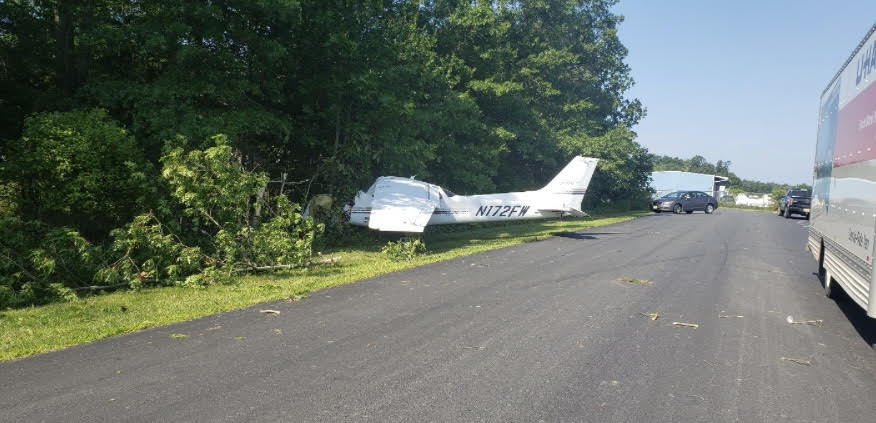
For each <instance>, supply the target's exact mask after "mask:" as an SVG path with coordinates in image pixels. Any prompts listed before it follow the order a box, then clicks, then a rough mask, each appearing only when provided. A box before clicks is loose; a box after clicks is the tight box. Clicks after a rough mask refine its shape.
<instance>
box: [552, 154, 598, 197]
mask: <svg viewBox="0 0 876 423" xmlns="http://www.w3.org/2000/svg"><path fill="white" fill-rule="evenodd" d="M597 162H599V159H595V158H593V157H584V156H576V157H575V158H573V159H572V161H571V162H569V164H567V165H566V167H564V168H563V170H561V171H560V173H558V174H557V176H555V177H554V179H552V180H551V181H550V182H549V183H548V184H547V185H545V187H544V188H542V189H541V191H546V192H549V193H551V194H572V195H584V193H585V192H587V187H588V186H589V185H590V179H591V178H593V171H594V170H596V163H597Z"/></svg>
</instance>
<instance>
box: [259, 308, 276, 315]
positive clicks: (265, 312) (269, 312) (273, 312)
mask: <svg viewBox="0 0 876 423" xmlns="http://www.w3.org/2000/svg"><path fill="white" fill-rule="evenodd" d="M259 313H264V314H280V311H279V310H270V309H268V310H259Z"/></svg>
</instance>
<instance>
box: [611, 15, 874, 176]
mask: <svg viewBox="0 0 876 423" xmlns="http://www.w3.org/2000/svg"><path fill="white" fill-rule="evenodd" d="M614 11H615V13H618V14H621V15H624V17H625V20H624V22H623V23H622V24H621V25H620V27H619V31H618V35H619V37H620V39H621V42H622V43H623V44H624V45H625V46H626V47H627V49H628V50H629V55H628V56H627V60H626V63H627V64H628V65H629V66H630V68H631V73H632V76H633V79H635V81H636V85H635V86H634V87H633V88H632V89H631V90H630V91H629V92H628V93H627V96H628V97H629V98H638V99H639V100H641V101H642V104H643V105H644V106H645V108H646V109H647V115H646V116H645V118H644V119H642V121H641V122H639V124H638V125H637V126H636V127H634V128H633V129H634V130H635V131H636V133H637V134H638V139H637V141H638V142H639V143H640V144H642V145H643V146H645V147H646V148H648V150H649V151H651V152H652V153H656V154H663V155H669V156H676V157H681V158H690V157H693V156H694V155H697V154H699V155H701V156H703V157H705V158H706V159H707V160H708V161H710V162H712V163H714V162H716V161H718V160H730V161H731V162H732V164H731V166H730V171H732V172H733V173H735V174H736V175H737V176H739V177H740V178H743V179H754V180H758V181H763V182H780V183H788V184H798V183H807V184H811V183H812V165H813V161H814V156H815V136H816V130H817V126H816V124H817V119H818V105H819V99H820V97H821V92H822V91H823V90H824V88H825V87H826V86H827V84H828V83H829V82H830V80H831V79H832V78H833V76H834V75H835V74H836V73H837V71H838V70H839V69H840V67H841V66H842V65H843V63H845V61H846V59H847V58H848V57H849V56H850V55H851V52H852V50H854V48H855V47H856V46H857V45H858V43H859V42H860V41H861V40H862V39H863V38H864V35H866V33H867V31H869V30H870V28H871V27H872V26H873V24H874V22H876V1H873V0H869V1H860V0H843V1H828V0H823V1H812V0H800V1H790V0H773V1H754V0H735V1H705V0H700V1H691V0H663V1H655V0H621V1H620V3H619V4H618V5H616V6H615V7H614Z"/></svg>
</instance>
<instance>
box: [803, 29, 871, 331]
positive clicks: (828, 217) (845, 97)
mask: <svg viewBox="0 0 876 423" xmlns="http://www.w3.org/2000/svg"><path fill="white" fill-rule="evenodd" d="M874 79H876V25H873V27H871V28H870V31H869V32H868V33H867V35H866V36H865V37H864V39H863V41H861V43H860V44H858V46H857V48H855V50H854V51H853V52H852V55H851V56H850V57H849V58H848V60H846V62H845V64H843V66H842V67H841V68H840V70H839V72H837V74H836V75H835V76H834V77H833V79H832V80H831V81H830V83H829V84H828V85H827V88H825V89H824V91H823V92H822V93H821V105H820V108H819V118H818V136H817V143H816V147H815V166H814V175H813V191H812V211H811V215H810V220H811V222H810V226H809V241H808V244H807V248H808V249H809V251H811V252H812V254H813V256H814V257H815V259H816V260H818V266H819V271H820V272H821V274H822V275H823V277H824V289H825V291H826V293H827V295H828V296H829V297H833V294H835V293H836V289H835V288H836V286H837V285H839V286H840V287H842V289H843V290H844V291H845V292H846V293H847V294H848V296H849V297H851V298H852V299H853V300H854V301H855V302H856V303H857V304H858V305H860V306H861V307H863V308H864V310H866V312H867V315H868V316H870V317H873V318H876V274H874V271H873V257H874V255H876V250H874V247H876V242H874V239H876V84H874V83H873V80H874Z"/></svg>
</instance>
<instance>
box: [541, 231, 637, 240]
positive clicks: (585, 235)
mask: <svg viewBox="0 0 876 423" xmlns="http://www.w3.org/2000/svg"><path fill="white" fill-rule="evenodd" d="M628 233H629V232H560V233H556V234H554V236H558V237H561V238H570V239H599V238H597V237H596V235H627V234H628Z"/></svg>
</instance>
